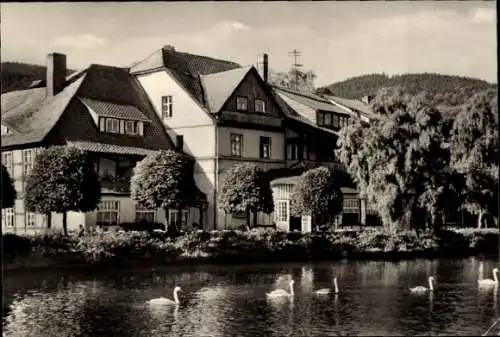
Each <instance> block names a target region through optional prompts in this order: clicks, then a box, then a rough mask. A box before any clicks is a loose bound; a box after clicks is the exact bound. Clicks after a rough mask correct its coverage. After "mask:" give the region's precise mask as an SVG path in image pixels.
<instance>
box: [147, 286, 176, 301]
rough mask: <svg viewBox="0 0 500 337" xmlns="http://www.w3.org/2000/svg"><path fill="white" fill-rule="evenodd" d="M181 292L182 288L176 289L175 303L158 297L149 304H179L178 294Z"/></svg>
mask: <svg viewBox="0 0 500 337" xmlns="http://www.w3.org/2000/svg"><path fill="white" fill-rule="evenodd" d="M179 291H182V289H181V287H175V288H174V300H173V301H172V300H171V299H170V298H165V297H158V298H153V299H152V300H149V301H148V302H149V303H150V304H179V297H178V296H177V293H178V292H179Z"/></svg>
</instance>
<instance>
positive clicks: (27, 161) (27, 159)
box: [23, 149, 33, 188]
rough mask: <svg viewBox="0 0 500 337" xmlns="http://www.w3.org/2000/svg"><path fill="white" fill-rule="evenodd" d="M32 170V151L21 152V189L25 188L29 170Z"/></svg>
mask: <svg viewBox="0 0 500 337" xmlns="http://www.w3.org/2000/svg"><path fill="white" fill-rule="evenodd" d="M32 169H33V150H31V149H30V150H23V187H24V188H25V187H26V182H27V179H28V176H29V174H30V173H31V170H32Z"/></svg>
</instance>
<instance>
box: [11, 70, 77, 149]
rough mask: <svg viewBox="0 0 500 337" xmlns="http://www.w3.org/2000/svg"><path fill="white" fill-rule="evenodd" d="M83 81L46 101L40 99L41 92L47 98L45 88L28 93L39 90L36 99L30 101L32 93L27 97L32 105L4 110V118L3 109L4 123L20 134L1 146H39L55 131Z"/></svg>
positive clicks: (73, 84) (75, 83)
mask: <svg viewBox="0 0 500 337" xmlns="http://www.w3.org/2000/svg"><path fill="white" fill-rule="evenodd" d="M84 78H85V76H82V77H81V78H79V79H78V80H76V81H75V82H73V83H71V84H70V85H69V86H67V87H66V88H64V89H63V90H62V91H61V92H60V93H58V94H57V95H55V96H52V97H46V98H45V96H44V100H43V101H41V97H40V96H39V95H40V92H39V90H40V89H41V90H43V91H44V95H45V89H44V88H37V89H29V90H26V91H31V90H38V91H36V94H35V95H34V96H32V97H33V99H30V95H29V94H33V93H34V92H30V93H28V94H27V95H24V97H25V98H26V99H27V100H28V101H29V103H30V104H27V105H25V106H23V107H19V106H17V107H14V108H13V109H10V110H7V111H5V118H4V110H3V107H2V122H4V123H5V125H7V126H9V127H11V128H12V129H14V130H15V131H17V132H19V133H18V134H16V135H13V136H14V137H13V136H10V135H6V136H2V146H9V145H17V144H18V143H25V142H29V143H36V142H40V141H42V140H43V139H44V138H45V136H47V134H48V133H49V132H50V130H52V128H53V127H54V125H55V124H56V123H57V121H59V118H61V116H62V114H63V112H64V111H65V109H66V107H67V106H68V104H69V102H70V100H71V99H72V98H73V96H74V95H75V93H76V92H77V91H78V89H79V88H80V85H81V84H82V82H83V80H84ZM2 101H3V95H2ZM23 136H24V137H23Z"/></svg>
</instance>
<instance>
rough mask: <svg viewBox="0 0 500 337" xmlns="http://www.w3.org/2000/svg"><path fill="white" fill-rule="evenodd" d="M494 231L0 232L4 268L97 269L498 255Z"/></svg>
mask: <svg viewBox="0 0 500 337" xmlns="http://www.w3.org/2000/svg"><path fill="white" fill-rule="evenodd" d="M498 239H499V237H498V230H497V229H479V230H478V229H472V228H467V229H447V230H443V231H441V232H440V233H439V234H438V235H436V234H434V233H431V232H424V233H420V234H417V233H416V232H414V231H405V232H398V233H388V232H386V231H384V230H383V229H365V230H336V231H331V232H322V233H307V234H302V233H283V232H276V231H268V232H259V231H250V232H245V231H212V232H205V231H197V232H191V233H186V234H184V235H182V236H180V237H177V238H175V239H171V238H168V237H167V236H166V234H165V233H156V232H153V233H148V232H133V231H130V232H115V231H106V232H97V233H92V234H86V235H84V236H82V237H79V236H77V235H74V234H72V235H69V236H67V237H65V236H62V235H61V234H59V233H47V234H43V235H36V236H31V237H28V236H17V235H12V234H5V235H2V244H3V261H4V262H3V268H4V270H6V271H8V270H16V269H30V268H42V267H53V268H66V267H82V268H102V267H107V268H109V267H117V268H123V267H132V266H144V265H151V266H154V265H173V264H198V263H210V264H218V263H224V264H226V263H239V264H241V263H260V262H302V261H322V260H338V259H363V260H365V259H369V260H400V259H414V258H430V259H432V258H439V257H466V256H480V255H484V256H496V255H497V254H498Z"/></svg>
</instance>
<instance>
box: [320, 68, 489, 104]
mask: <svg viewBox="0 0 500 337" xmlns="http://www.w3.org/2000/svg"><path fill="white" fill-rule="evenodd" d="M396 86H400V87H402V88H403V89H404V91H405V92H407V93H409V94H417V93H420V92H422V91H426V92H427V93H428V94H430V95H431V96H433V97H436V100H437V101H438V103H443V104H447V105H458V104H460V103H461V102H462V101H463V99H464V98H466V97H470V96H471V95H472V94H473V93H475V92H477V91H480V90H484V89H490V88H497V84H491V83H488V82H486V81H483V80H479V79H474V78H468V77H461V76H449V75H440V74H430V73H423V74H403V75H394V76H387V75H385V74H371V75H363V76H357V77H353V78H350V79H347V80H345V81H342V82H337V83H333V84H330V85H328V86H326V87H323V88H319V89H318V91H319V92H323V93H326V94H331V95H334V96H340V97H345V98H360V97H362V96H364V95H374V94H376V93H377V91H378V90H379V89H381V88H384V87H396Z"/></svg>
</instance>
